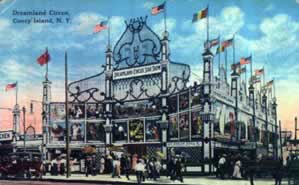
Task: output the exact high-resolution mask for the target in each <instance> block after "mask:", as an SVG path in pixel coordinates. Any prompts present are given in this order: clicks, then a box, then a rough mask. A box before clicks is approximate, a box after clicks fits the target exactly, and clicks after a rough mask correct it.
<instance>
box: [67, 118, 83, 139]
mask: <svg viewBox="0 0 299 185" xmlns="http://www.w3.org/2000/svg"><path fill="white" fill-rule="evenodd" d="M84 128H85V127H84V123H77V122H76V123H70V133H71V137H70V140H71V141H84V130H85V129H84Z"/></svg>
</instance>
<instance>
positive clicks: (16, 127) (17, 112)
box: [12, 104, 21, 152]
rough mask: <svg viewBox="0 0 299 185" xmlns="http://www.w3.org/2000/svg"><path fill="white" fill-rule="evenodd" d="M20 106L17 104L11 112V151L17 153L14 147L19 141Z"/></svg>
mask: <svg viewBox="0 0 299 185" xmlns="http://www.w3.org/2000/svg"><path fill="white" fill-rule="evenodd" d="M20 113H21V111H20V106H19V104H16V105H15V106H14V108H13V110H12V114H13V143H14V144H15V147H14V149H13V152H16V151H17V148H16V145H17V141H18V140H19V135H20Z"/></svg>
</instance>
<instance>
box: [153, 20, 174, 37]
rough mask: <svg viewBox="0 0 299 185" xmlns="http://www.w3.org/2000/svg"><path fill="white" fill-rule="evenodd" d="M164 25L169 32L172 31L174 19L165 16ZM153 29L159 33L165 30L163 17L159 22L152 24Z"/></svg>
mask: <svg viewBox="0 0 299 185" xmlns="http://www.w3.org/2000/svg"><path fill="white" fill-rule="evenodd" d="M166 27H167V31H168V32H169V33H172V32H173V29H174V28H175V27H176V20H175V19H173V18H167V19H166ZM153 30H154V32H156V33H157V34H159V35H161V34H162V33H163V32H164V30H165V24H164V19H162V20H161V21H160V22H159V23H157V24H154V26H153Z"/></svg>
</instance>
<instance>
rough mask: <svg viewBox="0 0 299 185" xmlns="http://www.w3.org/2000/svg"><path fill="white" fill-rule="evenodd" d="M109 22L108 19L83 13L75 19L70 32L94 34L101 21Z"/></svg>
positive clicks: (94, 14) (90, 13)
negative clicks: (95, 27) (94, 29)
mask: <svg viewBox="0 0 299 185" xmlns="http://www.w3.org/2000/svg"><path fill="white" fill-rule="evenodd" d="M103 20H107V17H104V16H101V15H99V14H96V13H92V12H83V13H80V14H79V15H78V16H76V17H74V19H73V26H71V28H70V32H75V33H78V34H83V35H88V34H89V35H90V34H92V33H93V28H94V26H95V25H96V24H99V23H100V21H103Z"/></svg>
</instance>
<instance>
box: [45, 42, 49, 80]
mask: <svg viewBox="0 0 299 185" xmlns="http://www.w3.org/2000/svg"><path fill="white" fill-rule="evenodd" d="M46 52H47V53H48V47H46ZM48 63H49V62H48V61H47V64H46V76H45V78H46V81H48Z"/></svg>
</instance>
